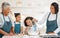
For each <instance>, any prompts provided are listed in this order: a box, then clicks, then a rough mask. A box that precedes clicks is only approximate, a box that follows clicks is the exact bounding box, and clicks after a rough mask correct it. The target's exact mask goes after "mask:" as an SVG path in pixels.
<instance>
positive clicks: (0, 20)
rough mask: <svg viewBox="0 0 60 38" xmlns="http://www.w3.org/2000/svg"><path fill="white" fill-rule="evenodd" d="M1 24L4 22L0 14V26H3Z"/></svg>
mask: <svg viewBox="0 0 60 38" xmlns="http://www.w3.org/2000/svg"><path fill="white" fill-rule="evenodd" d="M3 24H4V22H3V18H2V17H1V15H0V28H2V27H3Z"/></svg>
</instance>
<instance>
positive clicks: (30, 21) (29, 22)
mask: <svg viewBox="0 0 60 38" xmlns="http://www.w3.org/2000/svg"><path fill="white" fill-rule="evenodd" d="M26 24H27V25H29V26H30V27H31V26H32V25H33V23H32V20H30V19H28V20H26Z"/></svg>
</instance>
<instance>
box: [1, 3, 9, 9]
mask: <svg viewBox="0 0 60 38" xmlns="http://www.w3.org/2000/svg"><path fill="white" fill-rule="evenodd" d="M9 6H10V4H9V3H8V2H3V3H2V9H5V8H6V7H9Z"/></svg>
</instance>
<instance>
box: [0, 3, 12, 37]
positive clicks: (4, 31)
mask: <svg viewBox="0 0 60 38" xmlns="http://www.w3.org/2000/svg"><path fill="white" fill-rule="evenodd" d="M9 12H10V4H9V3H7V2H4V3H2V13H1V14H0V38H2V36H3V35H6V36H11V35H13V33H12V31H11V30H12V21H11V18H10V17H9V14H10V13H9Z"/></svg>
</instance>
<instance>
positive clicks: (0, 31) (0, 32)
mask: <svg viewBox="0 0 60 38" xmlns="http://www.w3.org/2000/svg"><path fill="white" fill-rule="evenodd" d="M0 34H3V35H6V34H8V33H7V32H5V31H3V30H1V29H0Z"/></svg>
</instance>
